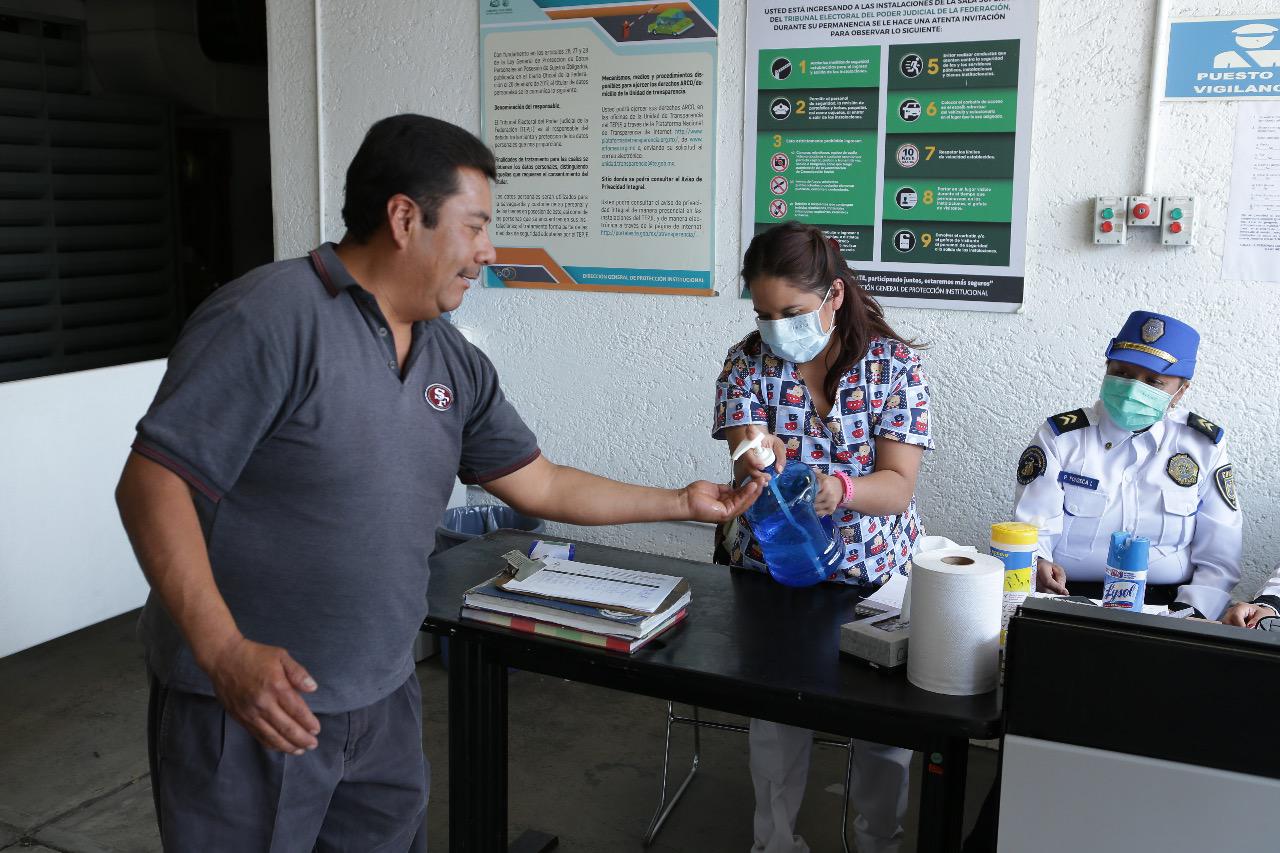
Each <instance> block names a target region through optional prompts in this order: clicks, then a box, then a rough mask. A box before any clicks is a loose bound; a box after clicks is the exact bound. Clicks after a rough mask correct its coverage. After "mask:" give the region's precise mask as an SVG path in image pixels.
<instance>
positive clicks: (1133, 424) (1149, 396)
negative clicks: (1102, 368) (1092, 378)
mask: <svg viewBox="0 0 1280 853" xmlns="http://www.w3.org/2000/svg"><path fill="white" fill-rule="evenodd" d="M1101 396H1102V405H1103V406H1104V407H1105V408H1106V410H1107V414H1108V415H1110V416H1111V420H1113V421H1115V422H1116V424H1117V425H1118V426H1119V427H1120V428H1121V429H1127V430H1129V431H1130V432H1138V431H1139V430H1144V429H1146V428H1147V427H1149V426H1152V425H1154V424H1155V423H1156V422H1157V421H1159V420H1160V419H1161V418H1163V417H1164V413H1165V412H1167V411H1168V410H1169V403H1171V402H1172V401H1173V395H1172V394H1166V393H1165V392H1163V391H1161V390H1160V389H1159V388H1152V387H1151V386H1150V385H1148V384H1147V383H1145V382H1139V381H1137V380H1136V379H1121V378H1120V377H1119V376H1106V377H1103V379H1102V395H1101Z"/></svg>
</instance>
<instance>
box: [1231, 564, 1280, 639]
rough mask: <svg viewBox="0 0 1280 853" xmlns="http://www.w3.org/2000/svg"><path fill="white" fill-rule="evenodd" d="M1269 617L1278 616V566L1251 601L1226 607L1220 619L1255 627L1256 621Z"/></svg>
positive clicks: (1242, 626) (1279, 571)
mask: <svg viewBox="0 0 1280 853" xmlns="http://www.w3.org/2000/svg"><path fill="white" fill-rule="evenodd" d="M1268 617H1271V618H1272V620H1274V619H1275V617H1280V566H1276V570H1275V573H1274V574H1272V575H1271V577H1269V578H1267V582H1266V583H1264V584H1263V585H1262V589H1260V590H1258V594H1257V595H1255V596H1254V597H1253V601H1239V602H1236V603H1235V604H1233V605H1231V606H1230V607H1228V608H1227V612H1226V614H1225V615H1223V617H1222V621H1223V622H1225V623H1226V624H1228V625H1239V626H1240V627H1241V628H1257V627H1258V623H1259V622H1261V621H1262V620H1264V619H1267V618H1268ZM1273 630H1274V629H1273Z"/></svg>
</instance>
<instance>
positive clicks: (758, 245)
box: [742, 222, 916, 399]
mask: <svg viewBox="0 0 1280 853" xmlns="http://www.w3.org/2000/svg"><path fill="white" fill-rule="evenodd" d="M761 276H774V277H776V278H785V279H786V280H787V281H788V282H789V283H791V284H792V285H794V286H795V287H798V288H799V289H801V290H807V291H809V292H810V293H816V294H818V295H819V296H822V295H824V294H825V293H826V292H827V288H829V287H831V283H832V282H833V281H835V280H836V279H840V280H841V281H842V282H844V302H842V303H841V304H840V308H839V309H837V310H836V315H835V323H836V331H835V336H836V340H837V342H838V343H839V345H840V346H839V349H838V350H837V351H836V353H835V360H834V361H832V363H831V366H830V367H829V368H828V369H827V375H826V378H825V379H824V380H823V383H822V388H823V391H824V392H825V393H826V396H827V398H828V399H833V398H834V397H835V395H836V389H837V388H838V387H839V386H840V377H841V376H843V375H844V374H845V373H847V372H848V371H849V369H850V368H851V367H853V365H854V363H855V362H858V361H861V360H862V359H863V358H864V357H865V356H866V354H867V348H868V347H869V346H870V343H871V339H872V338H876V337H879V338H892V339H893V340H896V341H901V342H902V343H904V344H906V345H908V346H916V344H915V343H914V342H912V341H908V340H906V339H905V338H903V337H902V336H900V335H899V334H898V333H897V332H895V331H894V330H893V329H892V328H890V326H889V323H888V321H887V320H885V318H884V309H883V308H881V307H880V303H879V302H876V301H875V300H874V299H872V298H871V295H870V294H868V293H867V292H866V291H865V290H863V289H862V285H861V284H860V283H859V279H858V274H857V273H855V272H854V271H853V270H852V269H850V268H849V265H848V263H846V262H845V259H844V256H843V255H841V254H840V249H839V245H838V244H837V243H836V242H835V240H833V239H828V237H827V236H826V235H825V234H823V233H822V230H821V229H819V228H815V227H814V226H812V225H806V224H805V223H803V222H783V223H782V224H780V225H775V226H773V227H772V228H770V229H769V230H768V231H762V232H760V233H759V234H757V235H756V236H755V238H754V239H753V240H752V241H751V245H750V246H748V247H747V253H746V255H745V256H744V257H743V259H742V280H743V281H744V282H746V284H747V287H748V288H749V287H751V282H753V281H755V280H756V279H758V278H760V277H761ZM757 334H758V333H757Z"/></svg>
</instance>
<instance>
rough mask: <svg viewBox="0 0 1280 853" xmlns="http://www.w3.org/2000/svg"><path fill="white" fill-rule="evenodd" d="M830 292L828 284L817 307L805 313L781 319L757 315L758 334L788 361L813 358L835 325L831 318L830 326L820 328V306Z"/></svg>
mask: <svg viewBox="0 0 1280 853" xmlns="http://www.w3.org/2000/svg"><path fill="white" fill-rule="evenodd" d="M830 295H831V288H830V287H828V288H827V292H826V293H825V294H824V295H823V297H822V303H821V304H820V305H819V306H818V310H816V311H810V312H808V313H807V314H797V315H796V316H794V317H783V318H782V319H781V320H759V319H757V320H756V328H758V329H759V330H760V337H761V338H762V339H763V340H764V342H765V343H766V344H768V345H769V349H771V350H773V352H774V354H775V355H778V356H781V357H782V358H785V359H786V360H787V361H791V362H795V363H796V364H804V363H805V362H806V361H812V360H813V359H814V358H816V357H817V355H818V353H820V352H822V350H823V348H824V347H826V345H827V341H829V340H831V333H832V332H834V331H835V329H836V324H835V322H834V318H833V322H832V323H831V328H830V329H827V330H826V331H825V332H824V331H822V317H821V314H822V307H823V306H824V305H826V304H827V297H828V296H830Z"/></svg>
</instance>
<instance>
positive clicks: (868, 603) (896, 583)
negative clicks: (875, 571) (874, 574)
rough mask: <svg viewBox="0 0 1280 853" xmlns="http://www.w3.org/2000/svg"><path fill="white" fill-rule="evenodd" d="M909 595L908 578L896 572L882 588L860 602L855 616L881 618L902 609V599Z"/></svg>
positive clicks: (854, 610)
mask: <svg viewBox="0 0 1280 853" xmlns="http://www.w3.org/2000/svg"><path fill="white" fill-rule="evenodd" d="M906 594H907V576H906V575H900V574H898V573H897V572H894V573H893V574H891V575H890V576H889V579H888V580H887V581H885V582H884V583H883V584H881V586H880V588H879V589H877V590H876V591H875V592H873V593H871V594H870V595H868V596H867V597H866V598H864V599H862V601H859V602H858V603H857V604H856V605H854V608H853V615H854V616H857V617H859V618H862V617H866V616H880V615H883V614H885V613H891V612H892V611H894V610H901V609H902V599H903V598H904V597H905V596H906Z"/></svg>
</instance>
